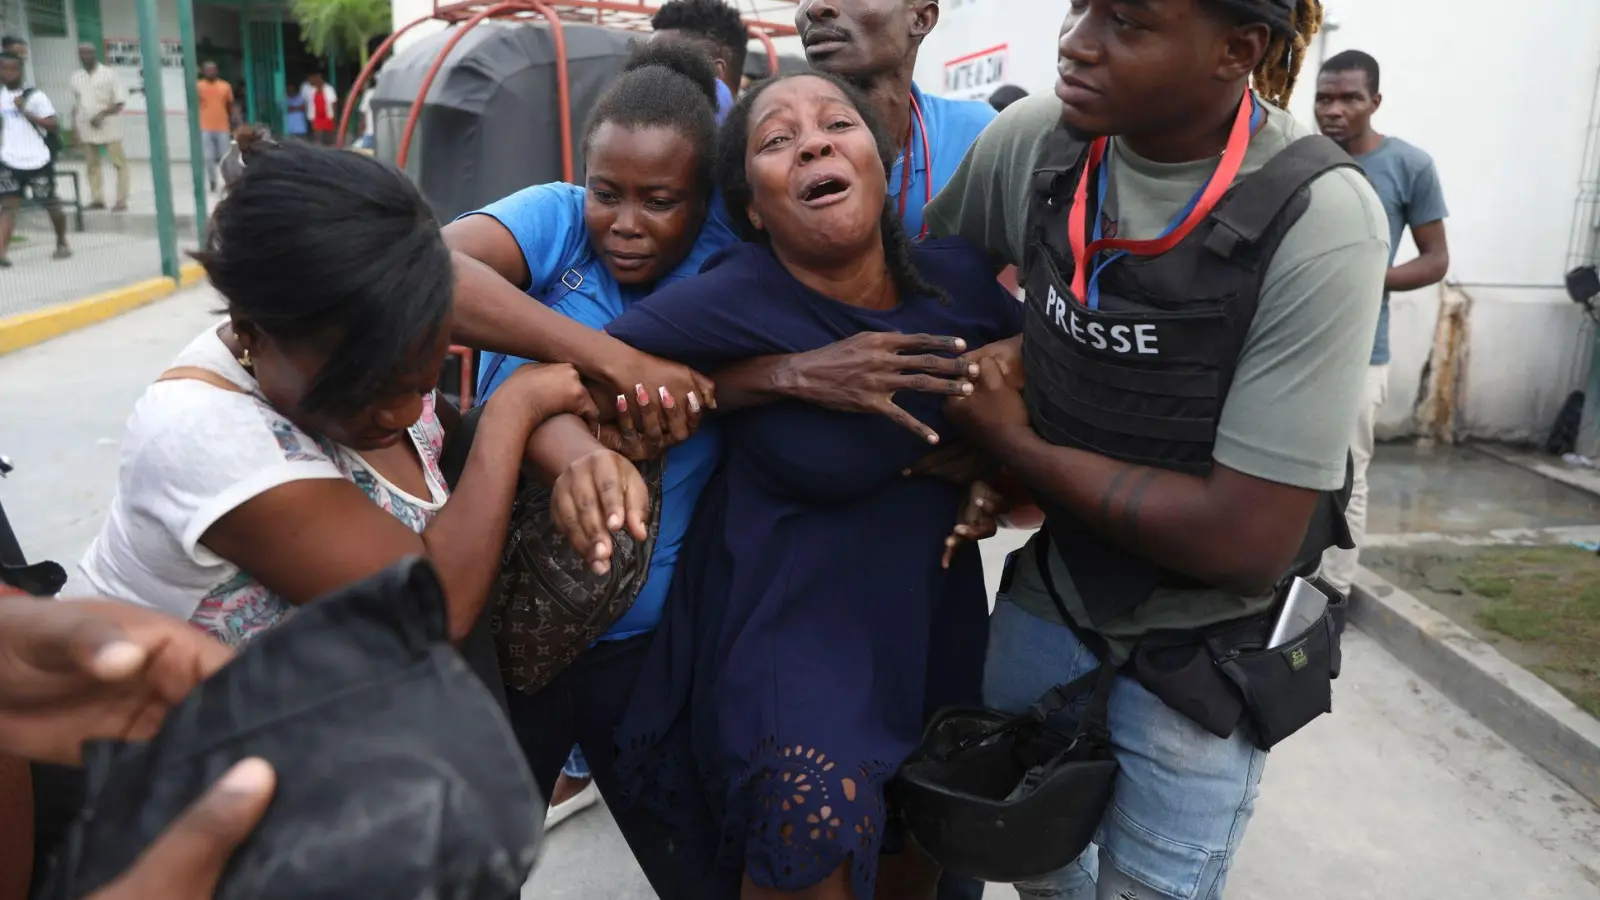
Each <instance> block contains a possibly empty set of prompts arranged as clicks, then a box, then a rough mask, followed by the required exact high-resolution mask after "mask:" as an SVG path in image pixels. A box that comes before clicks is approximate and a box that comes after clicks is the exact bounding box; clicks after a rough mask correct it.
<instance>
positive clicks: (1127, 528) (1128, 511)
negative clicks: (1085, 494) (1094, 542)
mask: <svg viewBox="0 0 1600 900" xmlns="http://www.w3.org/2000/svg"><path fill="white" fill-rule="evenodd" d="M1161 475H1162V472H1161V470H1160V469H1146V470H1144V474H1142V475H1140V476H1139V480H1138V482H1136V483H1135V484H1134V486H1133V488H1132V490H1130V491H1128V499H1127V501H1126V502H1124V503H1123V504H1122V522H1121V525H1122V531H1123V537H1124V538H1125V539H1126V540H1127V541H1128V542H1129V543H1131V544H1133V545H1135V546H1138V543H1139V507H1140V506H1141V505H1143V503H1144V495H1145V494H1146V493H1148V492H1149V490H1150V485H1152V484H1154V483H1155V482H1156V480H1157V479H1159V478H1160V477H1161Z"/></svg>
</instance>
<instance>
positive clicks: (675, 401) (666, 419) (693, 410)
mask: <svg viewBox="0 0 1600 900" xmlns="http://www.w3.org/2000/svg"><path fill="white" fill-rule="evenodd" d="M616 409H617V420H616V423H615V424H612V425H602V426H601V427H600V432H599V437H600V443H601V444H603V445H605V446H606V447H607V448H609V449H611V450H615V451H616V452H618V453H621V454H622V455H623V456H626V457H627V458H628V459H631V460H633V461H635V462H643V461H644V460H647V459H656V458H659V457H660V456H661V454H663V453H666V452H667V451H668V450H671V449H672V448H673V447H676V446H678V445H679V444H681V443H683V442H684V441H687V440H688V439H689V437H690V436H691V435H693V434H694V433H695V432H696V431H699V430H700V418H701V415H702V413H703V411H704V409H705V407H704V406H703V405H702V404H701V402H700V395H699V393H698V392H697V391H690V392H689V393H688V394H687V395H686V396H684V397H679V396H678V395H676V394H674V393H673V392H672V391H671V390H669V389H668V388H667V387H665V386H662V387H660V388H657V389H656V396H655V397H654V398H653V402H652V398H651V396H650V395H649V393H648V392H647V391H645V389H644V388H643V386H637V387H635V389H634V391H633V399H632V401H631V402H630V400H629V398H628V396H627V395H625V394H618V395H617V399H616ZM651 409H653V410H654V414H648V412H649V410H651Z"/></svg>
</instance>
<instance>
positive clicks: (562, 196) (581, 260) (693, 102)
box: [445, 44, 733, 896]
mask: <svg viewBox="0 0 1600 900" xmlns="http://www.w3.org/2000/svg"><path fill="white" fill-rule="evenodd" d="M715 82H716V70H715V68H714V67H713V66H712V64H711V62H710V60H709V59H706V58H705V57H704V56H703V55H702V54H699V53H697V52H696V51H695V50H694V49H692V48H688V47H683V46H680V45H672V44H651V45H645V46H643V47H641V48H640V49H639V50H638V51H637V52H636V53H635V55H634V56H633V58H632V59H630V61H629V63H628V65H627V67H626V69H625V70H624V73H623V74H622V75H621V76H620V77H619V78H618V79H617V81H616V82H615V83H614V84H613V85H612V86H611V87H610V89H608V90H607V92H606V94H605V95H604V96H603V97H602V98H601V100H600V102H599V104H598V105H597V106H596V108H595V111H594V113H593V116H592V117H591V119H590V121H589V123H588V130H587V132H586V134H585V138H584V153H585V160H584V161H585V168H586V171H587V178H586V184H585V185H584V186H583V187H579V186H576V185H570V184H543V185H536V186H534V187H530V188H527V189H525V190H522V191H519V192H517V193H515V194H512V195H511V196H509V197H506V198H505V199H502V200H499V201H496V202H495V203H492V204H490V205H488V206H486V207H484V208H483V209H481V210H478V211H477V212H474V213H469V214H467V215H465V216H463V217H462V218H460V219H458V220H457V221H456V222H454V223H452V224H451V225H449V226H448V227H447V228H446V229H445V236H446V240H447V241H448V242H449V243H450V245H451V247H452V248H453V249H455V250H456V251H458V252H461V253H465V254H466V255H468V256H471V257H473V258H475V259H477V260H478V261H480V262H482V263H484V264H486V265H488V266H489V267H491V268H492V269H494V270H495V271H496V272H497V273H499V275H500V276H501V277H503V278H505V279H506V280H507V281H509V282H511V283H512V284H514V285H516V286H517V287H519V288H521V289H522V290H524V291H525V292H526V293H527V294H528V295H529V296H530V297H533V298H534V299H535V300H538V301H539V302H541V303H544V304H545V305H546V306H548V307H549V308H550V309H552V310H554V311H555V312H558V313H561V314H562V315H564V316H566V317H567V318H569V319H572V320H575V321H577V322H581V323H583V324H584V325H587V326H589V327H591V328H594V329H597V330H598V329H602V328H604V327H605V326H606V325H607V324H609V323H610V322H611V320H612V319H614V318H616V317H617V316H619V315H621V314H622V313H623V311H624V310H626V309H627V308H628V307H629V306H630V305H631V304H632V303H634V302H635V301H637V300H639V299H640V298H642V297H644V296H646V295H648V294H649V293H650V292H652V291H654V290H656V289H657V288H659V287H661V286H662V285H666V284H670V283H672V282H675V281H678V280H681V279H684V278H687V277H690V276H692V275H694V274H696V273H697V272H699V270H700V266H701V264H702V263H703V262H704V261H705V260H706V258H707V257H709V256H710V255H711V254H712V253H713V252H715V251H716V250H719V249H721V248H722V247H723V246H726V245H727V244H728V243H731V242H732V240H733V238H732V235H731V233H729V232H728V231H727V230H726V229H720V230H719V229H711V228H706V227H704V226H705V223H706V220H707V215H708V207H709V198H710V196H711V191H712V184H711V162H712V155H713V152H714V145H715V140H716V112H717V110H716V93H715V87H714V84H715ZM527 362H528V361H527V360H524V359H519V358H517V357H513V356H508V355H506V354H503V353H491V354H486V355H485V356H484V359H483V363H482V366H481V374H480V376H479V382H478V391H479V396H481V397H485V398H487V397H489V396H491V395H493V393H494V392H495V391H496V390H497V389H498V388H499V387H500V385H501V384H502V383H504V382H505V380H506V378H507V377H509V376H510V374H511V373H512V372H513V371H515V370H516V369H517V368H518V367H519V366H522V365H524V364H525V363H527ZM630 394H631V396H628V397H621V396H619V397H617V398H616V403H617V405H618V406H619V408H620V410H619V411H622V412H626V411H627V407H628V406H631V405H634V404H644V405H652V404H661V405H663V406H667V407H671V408H673V410H674V412H673V414H672V415H669V416H667V417H665V418H666V421H667V424H668V425H669V426H671V427H670V430H671V431H673V432H674V434H672V435H670V436H669V440H671V439H675V440H677V441H681V443H677V444H676V445H675V446H673V448H672V449H671V451H670V453H669V455H668V457H667V466H666V470H665V474H664V476H663V479H662V509H661V520H660V527H659V532H658V536H657V539H656V544H655V549H654V554H653V556H652V558H651V562H650V573H649V576H648V578H647V579H646V582H645V584H644V586H643V587H642V589H641V590H640V592H639V594H638V596H637V598H636V599H635V600H634V603H633V605H632V607H631V609H630V610H629V611H628V612H627V613H626V614H625V615H624V616H623V617H622V618H621V619H620V620H619V621H618V622H617V623H616V624H615V625H613V626H612V627H611V629H610V630H609V631H607V632H606V633H605V635H604V636H603V637H602V638H601V639H600V641H599V642H598V643H597V644H596V645H595V646H593V647H591V648H590V649H588V650H586V651H585V652H584V653H583V654H581V655H580V656H579V657H578V659H577V660H576V661H575V662H574V663H573V664H572V666H571V667H570V668H568V669H567V670H565V671H564V672H563V673H562V674H560V675H558V676H557V677H556V678H555V680H553V681H552V682H551V683H550V684H548V685H546V686H545V687H543V688H542V689H540V690H539V691H537V692H536V693H533V694H523V693H519V692H517V691H510V692H509V694H510V696H509V698H508V702H509V706H510V714H511V720H512V725H513V726H514V727H515V729H516V732H517V736H518V739H519V741H520V742H521V743H522V747H523V750H524V751H525V752H526V754H527V756H528V762H529V765H530V766H531V767H532V769H533V773H534V776H535V777H536V778H537V780H538V782H539V786H540V788H541V790H543V791H544V793H545V795H546V796H547V797H550V798H551V800H552V805H553V807H557V806H561V803H562V801H564V800H568V799H569V798H571V797H573V796H574V793H573V788H574V787H575V786H576V785H572V784H571V781H567V782H563V783H561V784H560V786H558V776H559V775H560V774H561V772H562V768H563V766H562V763H563V761H564V760H566V759H567V756H568V750H569V749H570V748H572V747H573V746H574V744H576V745H577V746H578V747H579V748H581V749H582V751H583V755H582V756H577V755H576V754H575V758H574V760H573V761H574V762H581V760H582V759H583V756H586V757H587V760H588V764H589V766H590V767H591V768H592V770H593V777H594V783H595V784H598V786H599V788H600V790H601V791H602V792H609V786H610V773H611V771H612V767H611V760H612V757H613V756H614V755H615V754H614V752H613V745H612V734H613V730H614V728H615V725H616V722H617V720H618V719H619V718H620V717H621V715H622V711H623V707H624V705H625V704H626V703H627V699H628V696H629V694H630V692H631V690H632V688H633V683H634V680H635V677H636V674H637V672H638V669H639V665H640V663H641V661H642V660H643V658H644V653H645V650H646V648H647V647H648V640H649V638H648V636H649V635H650V633H651V632H652V631H653V630H654V629H655V627H656V624H657V623H658V622H659V621H660V619H661V609H662V605H663V604H664V602H665V600H666V595H667V588H668V586H669V584H670V583H671V580H672V571H673V566H674V564H675V563H676V561H677V555H678V546H679V544H680V542H681V541H682V539H683V535H684V532H685V531H686V530H687V528H688V524H689V517H690V515H691V514H692V512H693V510H694V505H695V501H696V500H697V499H698V498H699V495H700V491H701V489H702V488H703V487H704V486H705V484H706V482H707V480H708V479H709V478H710V477H711V473H712V471H713V470H714V469H715V467H716V464H717V456H718V435H717V431H716V429H715V428H704V429H701V430H699V431H698V432H696V433H694V434H693V435H692V436H689V434H688V431H689V430H690V429H689V427H688V425H687V421H686V420H688V419H689V418H690V417H689V416H687V415H685V414H686V413H688V412H689V411H690V410H691V409H692V410H695V412H696V413H697V412H698V409H699V407H700V405H701V403H702V399H703V398H701V397H699V396H696V394H695V393H693V392H690V393H688V394H687V395H685V396H673V395H672V394H671V393H670V392H669V391H668V390H667V389H666V388H664V387H663V388H659V389H657V390H656V391H654V396H652V395H651V393H650V392H647V391H646V389H645V388H644V386H642V385H641V386H640V387H639V388H638V389H637V390H636V391H634V392H630ZM627 418H629V419H631V417H627ZM643 449H644V448H643V447H640V448H639V450H640V452H643ZM568 770H569V772H570V774H572V775H578V776H581V775H584V774H587V773H584V772H582V771H581V770H578V769H576V768H575V767H572V766H569V767H568ZM583 790H584V791H585V793H583V794H579V795H577V805H578V806H579V807H581V805H582V804H583V803H584V801H585V800H588V801H589V802H592V797H593V793H592V791H593V788H592V787H591V786H584V787H583ZM566 808H567V809H571V808H573V805H572V804H568V805H567V807H566ZM560 814H561V812H560V811H557V812H556V813H555V815H560ZM553 818H554V816H553ZM618 824H619V825H620V826H621V827H622V830H623V833H624V835H625V836H626V837H627V838H628V840H629V843H630V844H632V845H633V849H634V851H635V853H636V855H639V856H640V859H641V862H645V863H648V862H649V857H650V854H651V851H650V850H649V849H648V848H647V847H646V846H644V845H643V844H641V840H640V838H639V834H638V832H637V830H636V829H634V828H632V827H630V825H631V824H632V823H631V822H630V821H629V819H628V818H627V817H626V816H619V817H618ZM650 846H660V842H650ZM646 868H647V871H650V872H651V874H652V877H653V878H661V877H663V876H662V875H661V872H662V871H663V869H662V868H661V867H660V866H659V865H653V864H652V865H647V866H646ZM666 871H668V872H669V873H670V868H669V869H667V870H666ZM664 877H667V878H672V879H676V878H677V876H673V875H670V874H669V875H667V876H664ZM657 890H658V891H659V892H661V893H663V894H664V895H669V896H670V895H671V893H680V894H681V893H682V892H679V891H670V889H669V887H668V885H665V884H660V885H658V886H657ZM689 895H692V892H690V894H689Z"/></svg>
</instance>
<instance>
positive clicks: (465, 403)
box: [445, 344, 477, 412]
mask: <svg viewBox="0 0 1600 900" xmlns="http://www.w3.org/2000/svg"><path fill="white" fill-rule="evenodd" d="M472 352H473V351H472V348H471V347H463V346H461V345H460V344H451V345H450V351H449V352H448V353H447V354H445V359H449V358H450V357H452V356H454V357H455V358H457V359H459V360H461V411H462V412H466V411H467V410H469V409H471V408H472V391H473V389H474V388H475V387H477V385H474V384H473V383H472Z"/></svg>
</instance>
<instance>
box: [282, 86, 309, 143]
mask: <svg viewBox="0 0 1600 900" xmlns="http://www.w3.org/2000/svg"><path fill="white" fill-rule="evenodd" d="M283 133H284V134H286V135H288V136H289V137H291V138H298V139H300V140H306V138H307V137H309V136H310V134H311V119H310V118H309V117H308V116H307V114H306V98H305V95H304V94H301V93H300V91H298V90H292V91H289V95H288V96H287V97H285V98H283Z"/></svg>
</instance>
